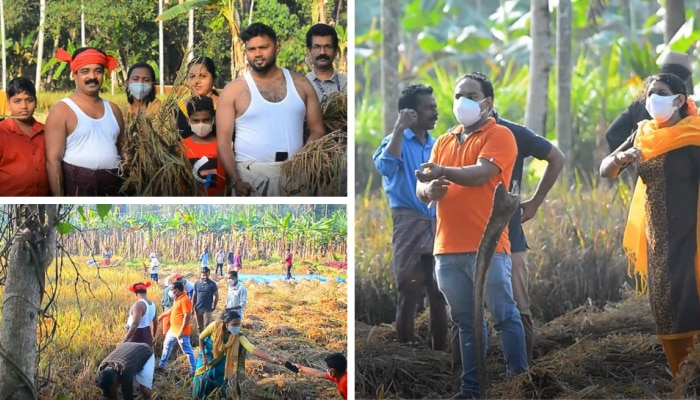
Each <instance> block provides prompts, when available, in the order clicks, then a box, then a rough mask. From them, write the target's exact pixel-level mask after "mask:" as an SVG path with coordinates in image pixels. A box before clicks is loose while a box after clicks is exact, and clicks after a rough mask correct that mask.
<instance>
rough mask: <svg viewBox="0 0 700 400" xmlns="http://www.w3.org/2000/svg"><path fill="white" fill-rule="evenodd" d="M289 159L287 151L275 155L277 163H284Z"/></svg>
mask: <svg viewBox="0 0 700 400" xmlns="http://www.w3.org/2000/svg"><path fill="white" fill-rule="evenodd" d="M288 158H289V153H287V152H286V151H278V152H277V153H275V162H282V161H287V159H288Z"/></svg>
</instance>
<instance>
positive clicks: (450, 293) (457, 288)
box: [435, 253, 527, 396]
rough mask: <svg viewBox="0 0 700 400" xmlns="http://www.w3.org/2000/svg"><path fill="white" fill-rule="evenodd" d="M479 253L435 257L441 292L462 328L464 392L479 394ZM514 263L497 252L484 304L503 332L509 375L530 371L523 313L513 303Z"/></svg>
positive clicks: (460, 333) (490, 270) (453, 317)
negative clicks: (476, 286) (476, 285)
mask: <svg viewBox="0 0 700 400" xmlns="http://www.w3.org/2000/svg"><path fill="white" fill-rule="evenodd" d="M475 263H476V253H458V254H440V255H436V256H435V273H436V276H437V283H438V287H439V288H440V291H441V292H442V293H443V294H444V295H445V299H446V300H447V304H448V305H449V307H450V313H451V315H452V320H453V321H454V322H455V323H456V324H457V326H458V327H459V341H460V343H461V345H462V346H461V354H462V385H461V388H460V389H461V390H460V392H461V393H468V394H472V395H475V396H478V395H479V379H478V375H477V370H476V356H475V354H474V348H475V347H476V341H475V338H474V277H475V267H476V266H475ZM510 271H511V260H510V256H509V255H507V254H502V253H497V254H494V255H493V259H491V265H490V266H489V271H488V274H487V276H486V294H485V298H484V300H485V303H486V307H487V308H488V309H489V311H490V313H491V316H492V317H493V320H494V323H495V327H496V329H497V330H498V331H499V332H500V333H501V346H502V347H503V354H504V355H505V359H506V366H507V368H508V373H509V374H510V375H513V374H519V373H521V372H523V371H525V370H526V369H527V355H526V354H525V332H524V330H523V323H522V321H521V319H520V312H519V311H518V308H517V307H516V304H515V300H513V288H512V286H511V272H510ZM481 329H482V332H483V337H484V339H486V340H484V348H483V349H481V351H483V352H484V354H486V344H487V343H486V342H487V341H488V339H487V338H488V334H487V330H486V321H483V323H482V326H481Z"/></svg>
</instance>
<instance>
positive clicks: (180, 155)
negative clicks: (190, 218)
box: [122, 63, 206, 196]
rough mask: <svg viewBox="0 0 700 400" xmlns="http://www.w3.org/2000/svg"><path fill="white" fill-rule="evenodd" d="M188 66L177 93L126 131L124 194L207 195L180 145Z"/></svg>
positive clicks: (132, 122)
mask: <svg viewBox="0 0 700 400" xmlns="http://www.w3.org/2000/svg"><path fill="white" fill-rule="evenodd" d="M185 77H186V68H185V64H184V63H183V65H182V66H181V68H180V71H179V72H178V76H177V78H176V80H175V83H174V85H173V90H172V91H171V92H170V93H169V94H168V96H167V97H166V98H165V100H164V101H163V103H162V107H161V108H160V110H159V111H158V112H156V113H154V114H153V115H147V114H146V113H143V112H140V113H139V114H138V115H136V116H135V117H134V118H132V119H131V120H130V121H129V124H128V126H127V127H126V143H125V147H124V155H125V163H124V172H125V175H126V179H125V181H124V184H123V186H122V193H124V194H127V195H134V196H200V195H205V194H206V192H205V191H204V189H203V187H202V186H201V185H199V184H198V183H197V181H196V180H195V178H194V174H193V173H192V166H191V164H190V161H189V160H188V159H187V157H186V156H185V152H184V151H183V149H182V146H181V145H180V133H179V132H178V129H177V126H176V122H175V115H176V113H177V107H178V102H179V101H180V100H181V99H182V98H183V96H185V95H187V94H188V93H189V89H188V88H187V86H186V85H185Z"/></svg>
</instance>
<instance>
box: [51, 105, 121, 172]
mask: <svg viewBox="0 0 700 400" xmlns="http://www.w3.org/2000/svg"><path fill="white" fill-rule="evenodd" d="M61 101H62V102H64V103H66V104H67V105H68V107H70V108H71V110H73V112H74V113H75V116H76V118H77V119H78V123H77V124H76V125H75V129H74V130H73V132H72V133H71V134H70V135H68V137H67V138H66V150H65V152H64V153H63V161H64V162H66V163H68V164H71V165H75V166H76V167H82V168H88V169H94V170H97V169H113V168H117V167H119V163H120V162H121V157H119V152H118V151H117V138H118V137H119V131H120V129H119V124H118V123H117V118H116V117H115V116H114V113H113V112H112V106H111V105H110V104H109V102H108V101H107V100H104V99H102V102H103V103H104V107H105V113H104V115H103V116H102V118H90V117H89V116H87V115H86V114H85V113H84V112H83V110H81V109H80V107H78V105H77V104H75V102H74V101H73V100H71V99H69V98H65V99H62V100H61Z"/></svg>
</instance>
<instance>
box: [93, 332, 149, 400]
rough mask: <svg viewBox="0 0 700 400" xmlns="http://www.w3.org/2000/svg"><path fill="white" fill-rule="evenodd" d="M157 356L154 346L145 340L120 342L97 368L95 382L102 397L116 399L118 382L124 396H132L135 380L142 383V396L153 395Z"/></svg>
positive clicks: (130, 397) (146, 398) (125, 399)
mask: <svg viewBox="0 0 700 400" xmlns="http://www.w3.org/2000/svg"><path fill="white" fill-rule="evenodd" d="M155 362H156V359H155V357H154V356H153V349H151V346H149V345H147V344H145V343H130V342H124V343H120V344H119V346H117V348H116V349H114V351H112V352H111V353H110V354H109V355H108V356H107V357H106V358H105V359H104V360H102V362H101V363H100V366H99V367H98V368H97V378H96V379H95V383H96V384H97V386H98V387H99V388H100V389H102V394H103V395H104V397H106V398H108V399H112V400H117V399H118V397H117V393H118V392H119V387H120V386H121V389H122V390H121V391H122V396H123V397H124V400H133V399H134V382H133V380H134V379H135V380H136V382H138V383H139V385H140V386H141V395H142V396H143V399H144V400H149V399H151V396H152V395H153V392H152V388H153V370H154V367H155Z"/></svg>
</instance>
